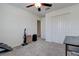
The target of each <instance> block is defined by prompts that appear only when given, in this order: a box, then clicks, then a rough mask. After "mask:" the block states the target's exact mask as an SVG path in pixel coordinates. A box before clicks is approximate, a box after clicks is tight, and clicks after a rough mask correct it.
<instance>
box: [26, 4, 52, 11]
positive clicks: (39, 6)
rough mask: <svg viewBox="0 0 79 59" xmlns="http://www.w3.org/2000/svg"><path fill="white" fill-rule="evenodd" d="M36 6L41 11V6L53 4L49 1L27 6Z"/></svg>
mask: <svg viewBox="0 0 79 59" xmlns="http://www.w3.org/2000/svg"><path fill="white" fill-rule="evenodd" d="M32 6H35V7H36V8H38V11H41V6H46V7H52V4H49V3H34V4H31V5H28V6H26V7H27V8H29V7H32Z"/></svg>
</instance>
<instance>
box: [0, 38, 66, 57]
mask: <svg viewBox="0 0 79 59" xmlns="http://www.w3.org/2000/svg"><path fill="white" fill-rule="evenodd" d="M0 55H1V56H64V55H65V48H64V44H57V43H54V42H52V43H50V42H46V41H44V40H42V39H38V40H37V41H36V42H32V43H30V44H28V45H26V46H20V47H16V48H14V49H13V51H11V52H7V53H1V54H0Z"/></svg>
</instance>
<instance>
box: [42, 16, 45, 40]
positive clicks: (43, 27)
mask: <svg viewBox="0 0 79 59" xmlns="http://www.w3.org/2000/svg"><path fill="white" fill-rule="evenodd" d="M41 38H42V39H45V17H42V18H41Z"/></svg>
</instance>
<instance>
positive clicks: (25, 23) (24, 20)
mask: <svg viewBox="0 0 79 59" xmlns="http://www.w3.org/2000/svg"><path fill="white" fill-rule="evenodd" d="M25 27H26V29H27V34H31V35H32V34H36V33H37V17H36V16H35V15H34V14H31V13H30V12H28V11H27V10H23V9H21V8H17V7H15V6H11V5H9V4H0V42H2V43H6V44H8V45H10V46H11V47H15V46H18V45H20V44H22V42H23V30H24V28H25Z"/></svg>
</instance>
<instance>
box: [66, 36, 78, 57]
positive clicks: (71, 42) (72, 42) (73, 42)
mask: <svg viewBox="0 0 79 59" xmlns="http://www.w3.org/2000/svg"><path fill="white" fill-rule="evenodd" d="M64 44H65V55H66V56H67V51H68V50H69V48H68V46H74V47H79V36H66V37H65V41H64Z"/></svg>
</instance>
